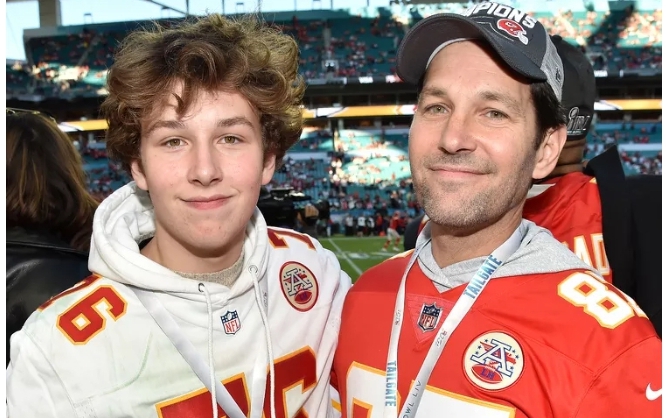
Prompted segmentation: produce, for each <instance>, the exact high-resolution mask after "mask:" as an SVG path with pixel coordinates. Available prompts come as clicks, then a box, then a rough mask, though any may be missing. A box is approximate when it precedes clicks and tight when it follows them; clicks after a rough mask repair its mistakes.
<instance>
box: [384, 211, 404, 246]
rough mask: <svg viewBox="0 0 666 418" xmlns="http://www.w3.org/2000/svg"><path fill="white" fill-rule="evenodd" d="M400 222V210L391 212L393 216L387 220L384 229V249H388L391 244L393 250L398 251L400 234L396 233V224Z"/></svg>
mask: <svg viewBox="0 0 666 418" xmlns="http://www.w3.org/2000/svg"><path fill="white" fill-rule="evenodd" d="M399 222H400V212H399V211H397V210H396V211H395V212H393V216H392V217H391V220H390V221H389V225H388V228H387V229H386V241H385V242H384V247H383V248H382V249H383V250H384V251H386V250H388V247H389V245H391V244H393V250H394V251H400V248H399V247H398V245H400V234H399V233H398V226H399Z"/></svg>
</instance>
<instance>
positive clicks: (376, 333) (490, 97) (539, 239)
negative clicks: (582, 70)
mask: <svg viewBox="0 0 666 418" xmlns="http://www.w3.org/2000/svg"><path fill="white" fill-rule="evenodd" d="M397 72H398V75H399V76H400V77H401V79H403V80H405V81H406V82H408V83H412V84H415V85H418V89H419V91H418V104H417V110H416V112H415V115H414V119H413V122H412V125H411V129H410V140H409V156H410V164H411V170H412V175H413V181H414V187H415V192H416V194H417V197H418V199H419V202H421V203H422V205H423V207H424V210H425V212H426V214H427V215H428V217H429V218H430V222H428V224H427V225H426V227H425V229H424V230H423V233H422V234H421V236H420V237H419V241H418V242H417V245H416V250H414V251H410V252H407V253H403V254H400V255H398V256H396V257H393V258H392V259H390V260H388V261H386V262H384V263H382V264H380V265H379V266H377V267H375V268H373V269H371V270H369V271H367V272H366V273H365V274H364V275H362V276H361V277H360V279H359V280H358V282H357V283H356V284H355V285H354V287H353V288H352V290H351V291H350V292H349V294H348V295H347V299H346V301H345V306H344V309H343V316H342V325H341V329H340V344H339V346H338V349H337V351H336V358H335V362H334V369H335V375H336V376H337V377H338V378H339V380H338V381H337V383H338V387H339V389H340V395H341V407H342V412H343V415H344V416H346V417H352V416H353V417H358V416H364V417H378V416H386V417H396V416H399V417H417V418H419V417H433V416H441V415H442V414H445V415H446V416H447V417H450V418H459V417H460V418H462V417H465V418H470V417H471V418H474V417H517V418H525V417H539V418H544V417H564V416H566V417H624V416H641V417H657V416H661V406H660V405H661V402H660V401H661V400H660V399H658V398H659V397H660V395H661V342H660V340H659V339H658V338H657V336H656V334H655V333H654V330H653V328H652V326H651V325H650V323H649V321H648V320H647V319H646V318H645V315H644V314H643V313H642V311H641V310H640V309H639V308H638V307H637V306H636V305H635V303H634V302H633V301H632V300H630V299H628V298H625V296H624V295H623V294H622V293H621V292H619V291H618V290H616V289H615V288H614V287H613V286H612V285H610V284H608V283H606V282H605V281H604V280H603V278H602V277H601V276H600V275H598V273H597V272H595V271H594V270H592V269H591V268H590V267H589V266H587V265H586V264H585V263H583V262H582V261H581V260H580V259H579V258H577V257H576V256H575V255H574V254H573V253H571V252H570V251H569V250H567V249H566V248H565V247H564V246H562V245H561V244H560V243H559V242H558V241H557V240H555V239H554V238H553V237H552V236H551V235H550V233H548V231H546V230H545V229H542V228H540V227H537V226H536V225H535V224H534V223H532V222H529V221H526V220H522V219H521V214H522V209H523V205H524V202H525V198H526V196H527V192H528V190H529V188H530V186H531V183H532V180H533V179H541V178H544V177H546V176H547V175H548V174H549V173H550V172H551V171H552V170H553V168H554V167H555V164H556V163H557V160H558V157H559V154H560V151H561V149H562V147H563V145H564V142H565V140H566V125H565V118H564V112H563V109H562V108H561V102H560V101H561V94H562V81H563V72H564V70H563V67H562V63H561V60H560V59H559V57H558V56H557V52H556V51H555V47H554V45H553V44H552V43H551V41H550V39H549V37H548V35H547V33H546V30H545V28H544V27H543V26H542V25H541V24H540V23H539V22H538V21H536V20H535V19H534V18H532V17H531V16H529V15H527V14H526V13H524V12H522V11H520V10H516V9H513V8H511V7H509V6H505V5H501V4H497V3H481V4H478V5H475V6H473V7H472V8H470V9H468V10H467V12H466V14H465V16H460V15H453V14H438V15H433V16H431V17H428V18H426V19H424V20H423V21H421V22H419V23H418V24H417V25H415V26H414V27H413V28H412V29H411V30H410V32H409V33H408V34H407V36H406V37H405V39H404V41H403V43H402V44H401V46H400V49H399V51H398V61H397ZM613 394H617V396H615V395H613Z"/></svg>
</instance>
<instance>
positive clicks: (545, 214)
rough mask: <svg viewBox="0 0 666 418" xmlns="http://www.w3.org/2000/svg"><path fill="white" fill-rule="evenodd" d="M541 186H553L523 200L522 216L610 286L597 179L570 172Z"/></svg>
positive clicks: (610, 279)
mask: <svg viewBox="0 0 666 418" xmlns="http://www.w3.org/2000/svg"><path fill="white" fill-rule="evenodd" d="M542 184H552V186H551V187H550V188H548V189H547V190H545V191H544V192H543V193H541V194H539V195H537V196H534V197H531V198H529V199H527V200H526V202H525V207H524V209H523V217H524V218H525V219H528V220H530V221H532V222H534V223H535V224H537V225H539V226H540V227H542V228H546V229H548V230H550V232H551V233H552V234H553V236H554V237H555V239H557V240H558V241H561V242H562V243H563V244H564V245H566V246H567V247H569V249H570V250H571V251H573V252H574V253H575V254H576V255H577V256H578V257H580V259H581V260H583V261H584V262H586V263H587V264H589V265H590V266H592V267H594V268H595V269H597V271H599V272H600V273H601V274H602V275H603V276H604V279H606V280H607V281H609V282H611V283H612V281H613V276H612V272H611V270H610V265H609V264H608V257H607V256H606V250H605V247H604V237H603V234H602V227H601V199H600V198H599V188H598V187H597V181H596V179H595V178H594V177H590V176H587V175H585V174H583V173H569V174H565V175H564V176H560V177H556V178H554V179H551V180H548V181H546V182H544V183H542Z"/></svg>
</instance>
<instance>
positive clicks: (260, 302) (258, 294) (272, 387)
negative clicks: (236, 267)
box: [248, 265, 276, 418]
mask: <svg viewBox="0 0 666 418" xmlns="http://www.w3.org/2000/svg"><path fill="white" fill-rule="evenodd" d="M248 270H249V271H250V275H251V276H252V284H253V285H254V296H255V297H256V298H257V305H259V315H261V321H262V322H263V323H264V332H265V334H266V344H267V345H268V368H269V371H270V373H269V374H270V382H269V384H270V396H271V418H275V416H276V414H275V364H273V359H274V357H273V341H272V340H271V331H270V328H269V327H268V315H267V314H266V309H265V308H264V306H265V305H264V299H263V296H262V294H261V289H260V288H259V277H258V276H259V275H258V272H259V269H258V268H257V266H254V265H251V266H250V267H248Z"/></svg>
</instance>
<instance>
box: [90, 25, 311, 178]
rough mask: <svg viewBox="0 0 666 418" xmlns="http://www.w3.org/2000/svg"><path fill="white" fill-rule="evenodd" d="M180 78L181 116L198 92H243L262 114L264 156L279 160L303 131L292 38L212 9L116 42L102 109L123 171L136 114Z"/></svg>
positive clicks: (131, 154) (134, 151) (137, 139)
mask: <svg viewBox="0 0 666 418" xmlns="http://www.w3.org/2000/svg"><path fill="white" fill-rule="evenodd" d="M178 82H182V83H183V90H182V94H181V95H180V96H176V99H177V102H178V107H177V109H176V110H177V113H178V115H180V116H182V115H184V114H186V112H187V111H188V109H189V108H190V106H191V105H192V103H193V102H194V101H195V100H196V98H197V97H198V95H199V93H200V92H203V91H216V90H220V89H232V90H235V91H238V92H239V93H241V94H242V95H243V96H244V97H245V98H246V99H247V100H248V101H249V102H250V103H251V104H252V106H254V108H255V109H256V110H257V111H258V112H259V115H260V122H261V128H262V138H263V145H264V154H265V155H275V157H276V161H277V163H278V164H280V162H281V160H282V158H283V157H284V155H285V153H286V152H287V150H288V149H289V148H290V147H291V146H292V145H293V144H294V143H296V141H298V139H299V137H300V135H301V132H302V130H303V115H302V112H301V107H300V105H301V101H302V99H303V93H304V91H305V83H304V81H303V79H302V77H301V76H300V75H299V73H298V45H297V44H296V41H295V40H294V39H293V38H291V37H290V36H288V35H285V34H284V33H282V32H281V31H280V30H279V29H278V28H276V27H272V26H269V25H267V24H265V23H264V22H262V21H261V20H260V19H259V18H258V17H257V16H254V15H249V16H245V17H242V18H238V19H229V18H226V17H224V16H222V15H219V14H210V15H208V16H205V17H202V18H198V19H196V20H186V21H183V22H182V23H180V24H179V25H177V26H174V27H171V28H166V27H164V26H160V25H159V24H156V25H155V27H154V28H153V29H152V30H148V29H146V30H139V31H136V32H133V33H131V34H129V35H128V36H127V37H126V38H125V39H124V40H123V42H122V43H121V45H120V47H119V49H118V51H117V53H116V55H115V62H114V64H113V66H112V67H111V69H110V70H109V74H108V77H107V84H108V90H109V95H108V96H107V98H106V100H105V101H104V103H103V104H102V107H101V111H102V114H103V116H104V118H105V119H106V121H107V122H108V125H109V128H108V130H107V132H106V146H107V150H108V153H109V156H110V157H111V158H112V159H115V160H117V161H119V162H120V163H121V164H122V166H123V168H124V169H125V170H127V171H128V172H130V166H131V163H132V161H136V160H138V159H140V155H139V148H140V143H141V120H142V119H143V118H145V117H147V116H148V115H150V114H151V112H152V111H153V110H154V109H155V107H156V106H160V105H161V104H162V103H163V102H164V101H165V100H166V99H167V98H168V94H169V92H171V91H172V89H173V86H174V85H175V83H178Z"/></svg>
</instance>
